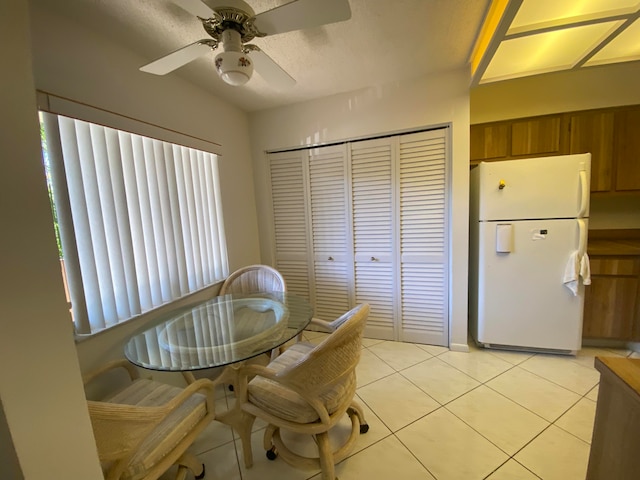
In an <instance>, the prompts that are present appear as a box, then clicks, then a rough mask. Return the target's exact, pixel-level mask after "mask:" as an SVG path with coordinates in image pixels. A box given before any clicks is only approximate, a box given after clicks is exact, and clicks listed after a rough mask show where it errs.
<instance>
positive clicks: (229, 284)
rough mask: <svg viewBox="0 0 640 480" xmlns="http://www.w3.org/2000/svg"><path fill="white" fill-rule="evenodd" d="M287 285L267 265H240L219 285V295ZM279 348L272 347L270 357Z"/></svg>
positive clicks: (282, 289) (281, 288)
mask: <svg viewBox="0 0 640 480" xmlns="http://www.w3.org/2000/svg"><path fill="white" fill-rule="evenodd" d="M286 291H287V285H286V283H285V281H284V278H283V276H282V274H281V273H280V272H279V271H278V270H276V269H275V268H273V267H270V266H268V265H249V266H248V267H242V268H240V269H238V270H236V271H235V272H233V273H232V274H231V275H229V276H228V277H227V279H226V280H225V281H224V283H223V284H222V287H220V293H219V294H220V295H225V294H227V293H245V294H250V293H257V292H286ZM296 338H297V341H301V340H302V333H300V335H298V336H297V337H296ZM280 351H281V349H279V348H277V349H273V351H272V352H271V359H272V360H273V359H274V358H275V357H277V356H278V355H279V354H280Z"/></svg>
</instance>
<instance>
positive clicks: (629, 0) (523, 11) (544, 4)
mask: <svg viewBox="0 0 640 480" xmlns="http://www.w3.org/2000/svg"><path fill="white" fill-rule="evenodd" d="M639 9H640V1H638V0H580V1H566V0H560V1H559V0H524V2H522V5H521V6H520V8H519V9H518V13H517V14H516V16H515V18H514V19H513V22H512V23H511V26H510V28H509V32H508V35H512V34H514V33H521V32H525V31H530V30H538V29H540V28H547V27H552V26H558V25H566V24H568V23H575V22H579V21H588V20H594V19H598V18H606V17H612V16H616V15H630V14H632V13H635V12H637V11H638V10H639Z"/></svg>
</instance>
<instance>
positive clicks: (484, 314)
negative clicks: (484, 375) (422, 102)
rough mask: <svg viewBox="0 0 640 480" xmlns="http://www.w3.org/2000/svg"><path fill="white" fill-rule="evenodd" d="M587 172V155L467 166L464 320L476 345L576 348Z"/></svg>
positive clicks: (584, 263) (585, 268) (585, 273)
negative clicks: (466, 303) (466, 308)
mask: <svg viewBox="0 0 640 480" xmlns="http://www.w3.org/2000/svg"><path fill="white" fill-rule="evenodd" d="M590 178H591V154H581V155H563V156H555V157H542V158H535V159H533V158H527V159H522V160H510V161H503V162H500V161H498V162H482V163H481V164H480V165H478V166H477V167H476V168H474V169H473V170H472V171H471V182H470V183H471V189H470V220H471V224H470V252H469V262H470V264H469V279H470V281H469V320H470V322H469V323H470V331H471V335H472V336H473V338H474V340H475V341H476V342H477V343H478V344H479V345H480V346H484V347H489V348H506V349H516V350H528V351H547V352H552V353H565V354H574V353H575V352H576V351H577V350H579V349H580V347H581V345H582V315H583V305H584V285H585V284H588V283H589V281H590V280H589V265H588V257H587V255H586V248H587V228H588V217H589V182H590Z"/></svg>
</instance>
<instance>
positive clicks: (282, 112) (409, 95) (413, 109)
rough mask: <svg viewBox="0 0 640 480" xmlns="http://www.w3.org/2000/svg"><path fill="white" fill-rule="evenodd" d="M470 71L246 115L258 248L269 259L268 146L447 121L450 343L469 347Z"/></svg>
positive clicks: (327, 140) (400, 129) (351, 135)
mask: <svg viewBox="0 0 640 480" xmlns="http://www.w3.org/2000/svg"><path fill="white" fill-rule="evenodd" d="M468 79H469V73H468V72H467V71H466V70H465V71H458V72H453V73H450V74H447V75H443V76H440V77H437V78H436V77H431V78H428V79H420V80H416V81H413V82H405V83H394V84H388V85H382V86H376V87H371V88H367V89H364V90H360V91H356V92H349V93H344V94H341V95H336V96H332V97H328V98H323V99H319V100H315V101H311V102H306V103H303V104H296V105H292V106H288V107H282V108H277V109H272V110H267V111H262V112H257V113H254V114H251V116H250V128H251V130H250V131H251V145H252V151H253V158H254V173H255V183H256V196H257V199H258V219H259V226H260V238H261V252H262V258H263V260H264V261H269V262H271V263H272V262H273V255H272V249H273V246H272V241H271V239H272V231H271V228H272V226H271V218H272V217H271V213H270V210H269V196H268V185H267V170H266V166H267V164H266V157H265V151H266V150H272V149H278V148H284V147H292V146H300V145H309V144H322V143H327V142H331V141H336V140H347V139H352V138H357V137H364V136H370V135H375V134H383V133H392V132H398V131H402V130H407V129H413V128H417V127H425V126H432V125H443V124H447V123H450V124H451V125H452V169H451V181H452V186H451V223H450V225H451V259H452V261H451V271H450V282H451V288H450V292H451V296H450V297H451V298H450V339H451V340H450V342H451V346H452V347H453V348H456V349H459V350H466V349H467V256H468V209H469V205H468V203H469V202H468V200H469V192H468V184H469V97H468V82H469V80H468Z"/></svg>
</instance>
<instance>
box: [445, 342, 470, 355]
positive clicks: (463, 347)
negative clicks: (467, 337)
mask: <svg viewBox="0 0 640 480" xmlns="http://www.w3.org/2000/svg"><path fill="white" fill-rule="evenodd" d="M449 350H451V351H452V352H465V353H469V345H467V344H466V343H450V344H449Z"/></svg>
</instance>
